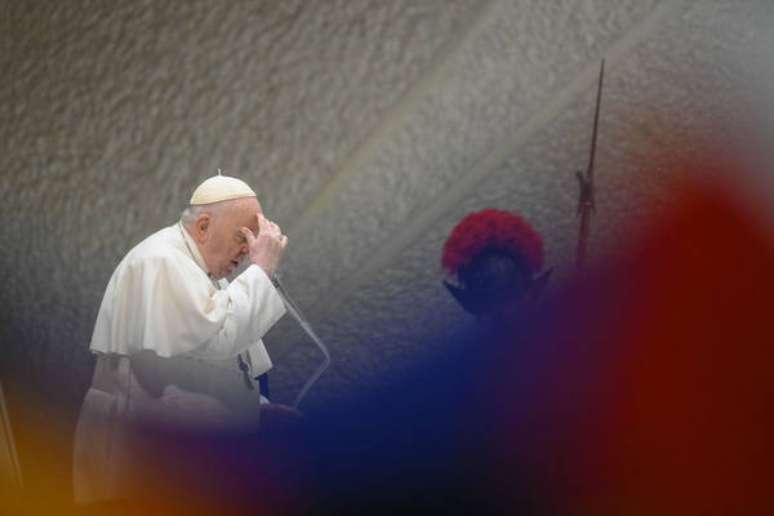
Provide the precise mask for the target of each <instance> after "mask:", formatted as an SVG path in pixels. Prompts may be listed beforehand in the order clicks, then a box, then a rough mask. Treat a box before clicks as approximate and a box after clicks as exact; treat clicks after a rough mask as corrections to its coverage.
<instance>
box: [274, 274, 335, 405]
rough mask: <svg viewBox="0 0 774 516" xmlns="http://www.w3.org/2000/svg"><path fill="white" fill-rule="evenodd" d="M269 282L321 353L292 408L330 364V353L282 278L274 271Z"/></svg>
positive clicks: (298, 403)
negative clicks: (320, 361)
mask: <svg viewBox="0 0 774 516" xmlns="http://www.w3.org/2000/svg"><path fill="white" fill-rule="evenodd" d="M271 282H272V283H273V284H274V287H275V288H276V289H277V292H279V294H280V296H281V297H282V301H283V302H284V303H285V308H287V310H288V312H290V315H291V316H292V317H293V319H295V320H296V322H298V324H299V325H300V326H301V328H302V329H303V330H304V332H305V333H306V334H307V335H308V336H309V338H310V339H312V342H314V343H315V345H316V346H317V348H318V349H319V350H320V351H321V352H322V354H323V357H324V358H323V362H322V364H320V365H319V366H318V367H317V369H316V370H315V371H314V373H312V376H310V377H309V379H308V380H307V381H306V383H304V386H303V387H302V388H301V391H300V392H299V393H298V395H297V396H296V399H295V401H294V402H293V408H295V409H298V406H299V405H301V402H302V401H303V399H304V397H305V396H306V394H307V392H309V389H310V388H311V387H312V385H314V384H315V382H316V381H317V380H318V379H319V378H320V376H322V374H323V373H324V372H325V370H326V369H328V366H330V365H331V355H330V353H329V352H328V348H327V347H326V346H325V344H324V343H323V341H322V339H321V338H320V337H319V336H318V335H317V334H316V333H315V332H314V330H313V329H312V325H311V324H309V321H307V320H306V318H305V317H304V316H303V314H302V313H301V310H300V309H299V308H298V305H296V304H295V303H294V302H293V298H291V297H290V294H288V291H287V289H286V288H285V285H283V283H282V280H281V279H280V275H279V274H277V273H275V274H273V275H272V277H271Z"/></svg>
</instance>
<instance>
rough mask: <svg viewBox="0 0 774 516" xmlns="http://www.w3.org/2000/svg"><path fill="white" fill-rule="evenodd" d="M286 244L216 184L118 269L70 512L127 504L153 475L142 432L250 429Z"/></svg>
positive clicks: (248, 203)
mask: <svg viewBox="0 0 774 516" xmlns="http://www.w3.org/2000/svg"><path fill="white" fill-rule="evenodd" d="M286 246H287V237H286V236H285V235H283V234H282V232H281V231H280V228H279V227H278V226H277V225H276V224H275V223H273V222H271V221H270V220H268V219H266V218H265V217H264V216H263V213H262V211H261V206H260V204H259V202H258V199H257V198H256V194H255V192H254V191H253V190H252V189H251V188H250V187H249V186H248V185H247V184H246V183H244V182H243V181H241V180H239V179H236V178H233V177H227V176H222V175H220V174H219V175H218V176H214V177H211V178H209V179H208V180H206V181H205V182H204V183H202V184H201V185H200V186H199V187H198V188H197V189H196V190H195V191H194V193H193V196H192V197H191V201H190V206H189V207H188V208H187V209H186V210H185V212H184V213H183V215H182V217H181V220H180V221H179V222H178V223H176V224H174V225H172V226H169V227H167V228H164V229H162V230H160V231H158V232H157V233H154V234H153V235H151V236H149V237H148V238H146V239H145V240H143V241H142V242H140V243H139V244H138V245H137V246H136V247H134V248H133V249H132V250H131V251H129V253H128V254H127V255H126V256H125V257H124V259H123V260H122V261H121V262H120V263H119V265H118V267H117V268H116V270H115V272H114V273H113V275H112V277H111V279H110V282H109V284H108V286H107V289H106V291H105V295H104V298H103V300H102V305H101V307H100V310H99V314H98V316H97V322H96V325H95V328H94V333H93V336H92V340H91V345H90V348H91V350H92V352H93V353H95V354H96V355H97V363H96V369H95V372H94V377H93V380H92V384H91V387H90V388H89V390H88V392H87V394H86V398H85V400H84V403H83V406H82V409H81V414H80V418H79V421H78V426H77V429H76V436H75V448H74V468H73V474H74V489H75V491H74V494H75V499H76V501H77V502H80V503H86V502H93V501H99V500H106V499H114V498H122V497H131V496H134V492H135V490H136V489H137V487H138V485H137V484H138V483H142V481H143V480H140V479H138V477H143V476H144V477H145V480H147V475H148V472H149V470H151V469H152V467H153V464H152V462H153V457H150V456H148V455H149V454H151V455H152V453H153V452H149V451H148V450H144V449H143V442H144V441H143V439H142V433H143V431H144V429H147V428H164V429H167V430H169V429H172V434H173V435H174V432H177V431H178V430H181V431H182V430H185V431H188V430H191V429H205V430H213V429H214V430H221V429H227V428H234V427H238V426H241V425H254V424H255V423H257V421H256V419H257V417H258V415H259V414H260V412H261V410H259V403H260V401H261V398H260V394H259V389H258V386H257V384H254V383H253V380H254V379H255V378H256V377H257V376H258V375H260V374H262V373H264V372H266V371H267V370H268V369H269V368H271V365H272V364H271V361H270V359H269V356H268V354H267V352H266V349H265V347H264V345H263V342H262V341H261V337H262V336H263V335H265V334H266V332H268V331H269V329H270V328H271V327H272V326H273V325H274V324H275V323H276V322H277V321H278V320H279V319H280V318H281V317H282V316H283V315H284V313H285V306H284V304H283V300H282V298H281V296H280V295H279V293H278V292H277V291H276V290H275V287H274V285H273V284H272V280H271V278H272V275H273V274H274V273H275V271H276V269H277V267H278V265H279V263H280V261H281V259H282V256H283V253H284V251H285V247H286ZM247 260H249V264H248V263H243V262H246V261H247ZM244 265H247V267H246V268H244V270H242V271H241V272H240V273H239V274H238V275H236V276H235V277H234V275H235V274H236V273H237V272H239V271H240V270H241V269H242V266H244ZM228 277H232V281H231V282H230V283H229V282H228V281H227V280H226V278H228ZM264 401H265V400H264ZM151 476H152V475H151Z"/></svg>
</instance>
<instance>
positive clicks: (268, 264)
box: [241, 213, 288, 276]
mask: <svg viewBox="0 0 774 516" xmlns="http://www.w3.org/2000/svg"><path fill="white" fill-rule="evenodd" d="M256 217H257V219H258V236H254V235H253V232H252V231H250V230H249V229H248V228H246V227H242V228H241V231H242V233H243V234H244V236H245V239H246V241H247V249H248V254H249V256H250V261H251V262H253V263H254V264H255V265H257V266H259V267H260V268H261V269H263V270H264V272H265V273H266V274H268V275H269V276H271V275H272V274H274V273H275V272H277V268H278V267H279V264H280V261H282V256H283V254H284V253H285V247H287V245H288V237H287V236H285V235H283V234H282V231H281V230H280V228H279V226H278V225H277V224H275V223H274V222H272V221H270V220H269V219H267V218H266V217H264V216H263V214H262V213H257V214H256Z"/></svg>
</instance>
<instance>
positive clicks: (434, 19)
mask: <svg viewBox="0 0 774 516" xmlns="http://www.w3.org/2000/svg"><path fill="white" fill-rule="evenodd" d="M0 24H2V26H1V28H2V36H1V37H2V38H3V39H2V44H3V52H2V56H0V60H2V61H0V63H1V64H2V70H3V80H2V83H1V84H0V109H1V110H2V111H1V113H2V118H1V120H2V123H1V125H0V131H2V137H1V138H0V141H1V142H2V145H3V147H2V152H0V171H2V183H0V194H1V195H2V199H3V201H4V202H3V203H0V215H2V220H3V225H2V227H1V228H0V246H2V250H3V251H2V255H1V256H2V258H0V259H1V260H2V262H1V264H2V267H1V268H0V279H1V280H2V285H3V289H2V292H1V293H0V301H2V307H3V310H2V312H0V314H1V315H0V322H1V323H2V326H1V328H2V329H1V330H0V331H1V332H2V335H0V337H1V338H2V342H3V349H4V350H8V351H9V352H8V353H4V363H3V371H5V374H8V372H9V371H11V370H14V371H16V372H17V373H18V374H17V376H23V377H24V378H25V379H27V380H29V381H30V383H34V384H36V385H37V386H38V390H39V391H40V392H44V393H46V396H48V397H49V399H53V400H57V399H58V400H59V401H60V402H61V403H62V404H63V406H65V407H67V410H66V412H67V414H69V416H68V417H71V418H73V419H74V417H75V411H76V410H77V405H78V403H79V402H80V396H82V394H83V392H84V391H83V390H84V389H85V385H86V382H88V377H89V374H90V370H91V365H92V361H91V358H90V356H89V354H88V352H87V350H86V348H87V344H88V340H89V337H90V334H91V329H92V325H93V321H94V317H95V316H96V311H97V308H98V305H99V302H100V299H101V295H102V291H103V289H104V286H105V285H106V283H107V280H108V278H109V275H110V273H111V272H112V269H113V267H114V266H115V265H116V264H117V263H118V261H119V260H120V258H121V256H122V255H123V254H124V253H125V252H126V251H127V250H128V249H129V248H130V247H131V246H132V245H134V244H135V243H136V242H138V241H139V240H140V239H142V238H143V237H144V236H145V235H147V234H149V233H150V232H152V231H154V230H155V229H157V228H159V227H161V226H162V225H166V224H169V223H171V222H173V221H174V220H175V219H176V217H177V215H178V213H179V211H180V210H181V209H182V207H183V206H184V204H185V202H186V200H187V198H188V195H189V194H190V192H191V190H192V189H193V187H194V186H195V185H196V184H197V183H198V182H199V181H201V180H202V179H203V178H204V177H207V176H208V175H211V174H212V173H213V172H214V170H215V169H216V168H217V167H222V168H224V169H225V170H226V171H227V173H233V174H237V175H240V176H242V177H243V178H245V179H246V180H248V181H249V182H251V183H252V184H253V185H254V186H255V187H256V189H257V190H258V192H259V195H260V196H261V200H262V202H263V204H264V208H265V210H266V211H267V213H268V214H269V215H270V216H271V217H273V218H275V219H276V220H278V221H279V222H280V223H281V224H282V225H283V226H284V227H285V228H286V229H287V230H288V232H289V234H290V239H291V248H290V251H289V256H288V259H287V264H286V267H285V275H286V279H287V284H288V287H289V289H290V291H291V292H293V293H294V295H295V296H296V297H297V298H298V300H299V302H300V304H301V306H302V307H304V308H305V311H306V312H307V314H308V315H309V317H310V319H311V320H312V322H313V323H314V324H315V325H316V326H317V327H318V328H319V330H320V333H321V334H322V335H323V337H324V338H325V339H326V340H327V341H328V342H329V344H330V346H331V348H332V352H333V355H334V367H333V368H332V370H331V371H330V374H327V375H326V376H325V377H323V379H322V380H321V382H320V384H319V387H318V388H317V389H316V390H315V391H313V392H312V393H311V394H310V399H309V401H310V403H312V404H318V405H319V404H322V403H323V402H324V401H325V400H326V399H328V398H329V397H332V396H336V395H338V394H339V393H341V392H342V391H346V390H347V389H352V388H356V387H359V386H362V385H366V384H367V383H368V382H369V379H371V378H373V377H374V375H376V374H379V373H381V372H387V371H390V370H391V369H392V368H395V367H399V366H400V365H402V364H404V363H406V362H408V361H411V360H413V359H414V358H415V357H416V355H417V354H418V353H421V352H422V351H423V350H422V349H421V348H420V347H419V344H420V343H421V342H423V339H424V338H425V337H427V336H429V335H443V334H444V332H448V331H451V330H453V329H456V328H458V327H459V326H460V325H461V324H462V322H464V321H465V317H466V316H465V315H464V314H463V313H462V312H461V311H460V310H459V309H458V308H457V307H456V306H455V305H454V304H453V303H452V302H451V300H450V299H448V296H447V295H446V293H445V292H444V291H443V290H442V287H441V285H440V282H439V280H440V278H441V272H440V268H439V266H438V260H439V256H440V249H441V245H442V243H443V240H444V238H445V236H446V235H447V234H448V231H449V230H450V228H451V227H452V226H453V225H454V223H455V222H456V221H457V220H459V218H460V217H462V216H463V215H464V214H465V213H467V212H469V211H471V210H474V209H480V208H483V207H499V208H508V209H518V210H521V211H522V212H524V213H525V215H526V216H527V217H528V218H529V219H530V220H532V221H533V222H534V224H535V225H536V226H537V228H538V229H539V230H540V231H541V232H542V233H543V234H544V236H545V239H546V247H547V262H548V264H549V265H551V266H555V267H557V270H558V277H559V278H561V277H562V276H563V275H565V274H566V270H567V267H568V265H569V264H570V262H571V258H572V253H573V249H574V241H575V237H576V231H577V229H576V225H577V221H576V219H575V214H574V210H575V203H576V196H577V184H576V182H575V178H574V175H573V174H574V172H575V170H577V169H579V168H583V167H584V166H585V164H586V160H587V153H588V143H589V137H590V126H591V120H592V115H593V103H594V94H595V92H594V89H595V83H596V74H597V69H598V63H599V60H600V58H601V57H603V56H605V57H606V58H607V72H606V82H605V94H604V99H603V110H602V119H601V125H600V134H599V150H598V161H597V180H598V188H599V190H598V197H597V202H598V206H597V208H598V211H597V215H596V218H595V220H594V230H593V231H594V233H593V236H594V240H593V243H592V245H593V249H594V250H595V252H596V254H597V255H599V254H601V253H602V252H603V251H609V250H614V249H615V242H616V240H617V239H618V238H619V237H621V236H622V235H624V234H625V233H626V232H628V231H629V230H630V229H631V227H632V226H636V225H637V224H638V223H639V222H640V221H642V220H646V219H647V217H648V215H649V214H651V213H653V211H654V210H658V209H660V208H661V207H663V205H664V204H665V203H667V202H668V199H669V190H668V182H669V179H670V178H671V175H672V173H673V171H671V170H669V169H668V168H667V167H666V163H669V159H670V156H672V155H673V154H674V152H676V151H677V150H682V149H675V142H683V141H685V140H686V139H690V137H691V136H692V135H694V134H701V135H702V138H703V139H702V141H701V142H698V143H696V148H695V149H690V150H691V151H692V152H696V153H700V152H702V151H703V150H704V149H705V148H711V147H713V146H715V147H717V146H724V145H728V144H730V141H731V140H732V139H733V137H735V136H736V137H740V136H741V135H745V134H749V133H747V132H745V131H752V133H753V134H761V133H760V131H758V132H756V131H755V129H756V128H757V126H754V124H750V122H751V121H755V122H756V123H757V122H758V121H760V122H762V123H764V122H765V123H771V118H770V117H769V118H767V117H768V114H769V113H770V112H771V111H770V108H771V106H772V101H771V93H770V91H771V87H772V85H773V84H774V81H772V77H773V76H774V75H772V74H771V55H774V54H772V50H774V44H773V43H774V37H773V36H772V31H773V30H774V29H773V28H774V4H773V3H772V2H770V1H768V0H759V1H746V2H735V1H720V0H699V1H687V0H686V1H657V0H647V1H642V0H640V1H635V0H630V1H615V0H606V1H600V0H597V1H592V0H585V1H572V0H558V1H552V2H544V1H538V0H532V1H527V0H524V1H505V0H501V1H481V2H472V1H466V0H455V1H450V0H428V1H423V2H414V1H391V2H383V1H377V0H372V1H358V2H344V1H332V0H331V1H320V2H301V1H296V2H291V1H284V2H272V1H263V2H250V1H239V2H219V3H215V2H203V1H198V2H197V1H194V2H183V1H178V2H151V1H146V2H110V3H108V2H87V1H85V0H84V1H71V2H7V1H6V2H4V3H3V4H2V17H1V18H0ZM745 124H747V125H753V127H752V128H750V127H747V126H745ZM730 128H734V130H730ZM764 134H770V133H764ZM741 139H744V140H745V141H747V142H748V143H749V141H750V140H749V139H745V138H741ZM423 307H433V310H432V312H428V311H427V310H424V309H423ZM374 328H379V333H378V334H374ZM268 340H269V343H270V348H271V350H272V351H273V354H274V356H275V358H276V360H275V362H276V366H277V367H276V370H275V372H274V373H273V374H272V383H273V387H274V390H275V392H276V394H277V396H278V398H279V399H280V400H284V401H288V400H290V399H292V396H293V394H294V393H295V390H296V389H297V388H298V387H299V385H300V382H302V381H303V379H304V378H305V375H306V374H308V373H309V372H311V371H312V369H313V368H314V366H315V365H316V363H317V362H318V360H319V356H318V355H317V354H316V352H315V350H314V349H313V348H312V347H311V345H310V344H309V343H308V342H307V341H305V340H304V339H303V338H302V337H301V335H300V334H299V332H298V330H297V329H296V328H295V327H294V326H293V325H292V324H290V323H289V322H287V321H285V322H283V323H282V324H280V325H279V327H278V328H277V329H276V330H275V331H273V332H272V333H271V335H270V336H269V339H268Z"/></svg>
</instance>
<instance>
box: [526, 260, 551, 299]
mask: <svg viewBox="0 0 774 516" xmlns="http://www.w3.org/2000/svg"><path fill="white" fill-rule="evenodd" d="M552 272H554V269H553V267H552V268H550V269H548V270H547V271H545V272H542V273H540V274H539V275H538V276H537V277H536V278H534V279H533V280H532V286H531V287H530V289H529V294H528V296H529V298H530V300H531V301H533V302H538V301H540V298H542V297H543V292H544V291H545V289H546V285H548V280H549V279H551V273H552Z"/></svg>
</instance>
